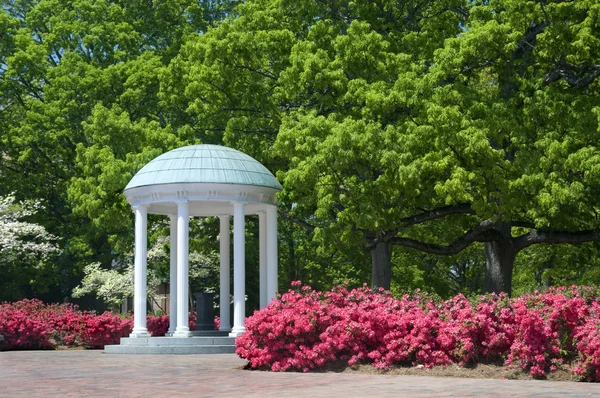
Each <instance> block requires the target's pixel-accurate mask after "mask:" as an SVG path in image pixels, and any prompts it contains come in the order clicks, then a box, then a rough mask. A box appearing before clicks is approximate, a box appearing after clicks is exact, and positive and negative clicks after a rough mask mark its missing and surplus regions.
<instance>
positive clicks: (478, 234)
mask: <svg viewBox="0 0 600 398" xmlns="http://www.w3.org/2000/svg"><path fill="white" fill-rule="evenodd" d="M495 225H496V223H495V222H494V220H492V219H491V218H490V219H487V220H485V221H482V222H481V223H479V225H477V226H476V227H475V228H473V229H470V230H469V231H467V232H466V233H465V234H464V235H463V236H461V237H460V238H458V239H457V240H455V241H454V242H453V243H452V244H450V245H448V246H443V245H437V244H433V243H425V242H420V241H418V240H415V239H410V238H402V237H398V236H394V237H392V238H390V239H389V240H388V241H387V242H388V243H389V244H392V245H398V246H404V247H410V248H413V249H417V250H419V251H422V252H425V253H430V254H440V255H446V256H448V255H452V254H457V253H460V252H461V251H462V250H464V249H465V248H466V247H467V246H469V245H470V244H471V243H473V242H482V241H488V240H491V234H487V232H488V231H490V230H492V229H493V228H494V227H495Z"/></svg>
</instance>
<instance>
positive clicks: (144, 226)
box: [129, 206, 150, 337]
mask: <svg viewBox="0 0 600 398" xmlns="http://www.w3.org/2000/svg"><path fill="white" fill-rule="evenodd" d="M134 212H135V260H134V261H135V262H134V267H135V271H134V272H135V276H134V286H135V290H134V295H133V301H134V304H133V319H134V321H133V330H132V331H131V334H130V335H129V337H150V334H149V333H148V329H147V328H146V300H147V299H148V298H147V296H146V278H147V276H146V265H147V252H148V243H147V239H148V209H147V208H146V207H145V206H136V207H134Z"/></svg>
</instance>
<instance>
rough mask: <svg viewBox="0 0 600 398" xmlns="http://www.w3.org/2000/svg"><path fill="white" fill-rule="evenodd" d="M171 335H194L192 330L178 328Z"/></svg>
mask: <svg viewBox="0 0 600 398" xmlns="http://www.w3.org/2000/svg"><path fill="white" fill-rule="evenodd" d="M171 337H192V332H190V331H189V330H176V331H174V332H173V334H172V335H171Z"/></svg>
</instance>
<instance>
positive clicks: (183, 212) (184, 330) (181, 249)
mask: <svg viewBox="0 0 600 398" xmlns="http://www.w3.org/2000/svg"><path fill="white" fill-rule="evenodd" d="M189 225H190V216H189V208H188V202H187V200H186V201H181V202H178V203H177V328H176V329H175V332H174V333H173V337H192V332H190V327H189V324H188V321H189V309H188V256H189Z"/></svg>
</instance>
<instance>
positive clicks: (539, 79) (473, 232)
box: [0, 0, 600, 295]
mask: <svg viewBox="0 0 600 398" xmlns="http://www.w3.org/2000/svg"><path fill="white" fill-rule="evenodd" d="M1 10H2V11H1V12H0V129H1V131H2V137H1V139H0V152H1V155H2V158H3V161H2V163H1V165H0V175H1V176H2V182H1V184H0V194H8V193H9V192H13V191H15V192H17V194H16V195H17V197H18V198H19V199H28V198H29V199H36V198H37V199H39V200H41V202H42V204H43V205H44V210H42V211H40V212H39V213H38V215H37V216H36V219H35V221H38V222H39V223H40V224H42V225H44V226H45V227H46V229H47V230H48V231H49V232H50V233H52V234H54V235H56V236H60V237H61V245H62V248H63V249H64V250H63V253H62V254H61V261H60V264H61V266H60V267H63V268H62V270H60V271H57V272H58V273H60V275H61V277H60V278H59V279H60V280H61V281H62V282H61V286H62V287H61V289H62V291H61V292H60V294H62V295H64V294H65V291H70V290H69V289H72V288H73V287H74V286H76V285H77V284H78V283H79V281H80V280H81V276H82V271H83V268H84V266H85V265H87V264H90V263H95V262H100V263H101V264H102V265H103V267H105V268H109V267H110V264H112V261H113V260H114V259H115V258H116V257H119V256H124V255H125V253H128V251H130V250H131V246H132V241H133V239H132V228H131V225H132V216H131V214H130V211H129V206H128V205H127V203H126V201H125V199H124V198H123V196H122V194H121V193H122V190H123V188H124V187H125V185H126V184H127V182H128V181H129V179H130V178H131V177H132V176H133V174H134V173H135V172H136V171H137V170H139V168H141V167H142V166H143V164H145V163H146V162H148V161H149V160H151V159H152V158H153V157H155V156H157V155H158V154H160V153H162V152H164V151H166V150H169V149H172V148H175V147H178V146H181V145H185V144H191V143H216V144H225V145H228V146H232V147H234V148H236V149H239V150H242V151H243V152H246V153H248V154H249V155H251V156H253V157H255V158H256V159H257V160H259V161H261V162H262V163H264V164H265V165H267V167H269V168H270V169H271V170H272V171H273V172H276V173H277V177H278V178H279V180H280V181H281V182H282V184H283V186H284V191H283V192H282V193H281V195H280V196H279V200H280V215H281V217H282V219H283V221H282V224H283V225H282V227H281V228H280V254H281V256H280V257H281V258H280V264H281V265H282V267H281V273H282V275H281V277H282V278H281V279H282V281H285V280H288V279H290V280H291V279H297V278H302V279H303V280H306V281H307V282H309V283H313V284H316V285H317V286H323V287H326V285H327V284H331V283H335V282H340V281H343V280H345V279H349V280H351V281H355V282H361V281H363V280H365V279H366V278H369V276H370V277H371V280H372V283H373V285H377V286H383V287H386V288H389V287H393V288H398V289H401V288H413V287H432V286H433V287H434V289H436V290H438V291H439V292H442V293H443V292H444V291H448V289H451V290H464V289H467V290H470V291H478V290H480V289H482V288H485V289H486V290H488V291H500V290H503V291H509V292H510V290H511V288H512V285H511V283H512V280H513V269H514V268H515V267H516V274H515V276H516V279H515V283H517V284H518V286H519V289H520V288H522V287H523V286H530V285H533V284H541V283H550V282H551V280H560V281H564V282H565V283H581V282H587V283H592V282H599V280H598V279H597V278H598V274H599V273H594V272H592V273H586V274H585V275H584V274H583V273H581V272H577V268H578V267H585V266H586V265H587V264H591V265H592V266H593V267H594V268H595V267H596V264H597V261H598V260H597V258H598V252H597V247H598V246H597V244H595V243H593V242H594V241H598V240H600V220H599V218H598V209H599V207H600V202H599V199H598V198H599V197H600V150H599V149H598V147H597V141H598V137H599V136H600V130H599V119H600V99H599V95H598V94H599V89H600V86H599V85H600V83H599V82H600V80H599V79H598V78H599V77H600V58H599V57H600V55H599V54H600V48H599V47H600V22H599V14H600V5H598V4H597V2H596V1H595V0H579V1H576V2H574V1H562V0H525V1H523V0H494V1H467V0H441V1H434V0H402V1H390V0H377V1H366V0H356V1H340V0H318V1H308V0H300V1H291V0H250V1H246V2H240V1H216V2H215V1H192V0H166V1H163V2H151V3H148V2H138V1H136V0H120V1H108V0H79V1H76V2H72V1H68V2H67V1H62V0H21V1H13V0H5V1H3V2H2V8H1ZM150 221H151V222H153V223H156V225H157V226H158V227H157V228H158V229H159V230H160V223H161V221H160V220H158V219H152V218H151V220H150ZM209 224H210V222H209V223H208V224H202V225H203V226H202V227H201V228H208V229H207V230H206V231H209V230H210V229H211V228H214V226H211V225H209ZM198 228H200V227H198ZM251 230H252V227H249V233H252V231H251ZM163 232H164V228H163ZM158 235H160V234H159V233H158V234H157V235H156V237H155V238H153V239H157V237H158ZM202 242H204V243H202ZM583 242H592V243H586V244H584V245H582V246H575V245H572V244H580V243H583ZM558 243H568V244H567V245H562V246H556V245H555V244H558ZM540 244H542V245H540ZM545 245H550V246H545ZM204 247H206V248H208V249H210V244H209V243H207V242H205V241H202V239H200V240H199V246H198V249H199V250H200V251H202V250H203V248H204ZM440 256H442V257H440ZM249 261H250V262H253V261H255V260H254V259H250V260H249ZM369 263H370V266H369ZM544 264H545V265H544ZM60 267H59V268H60ZM567 270H571V271H573V272H571V271H567ZM561 272H562V273H561ZM542 274H543V275H545V276H543V277H542V276H541V275H542ZM551 275H552V277H551ZM569 275H570V276H569ZM544 281H545V282H544ZM549 281H550V282H549ZM482 284H483V286H482ZM47 285H51V283H50V281H48V283H47Z"/></svg>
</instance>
